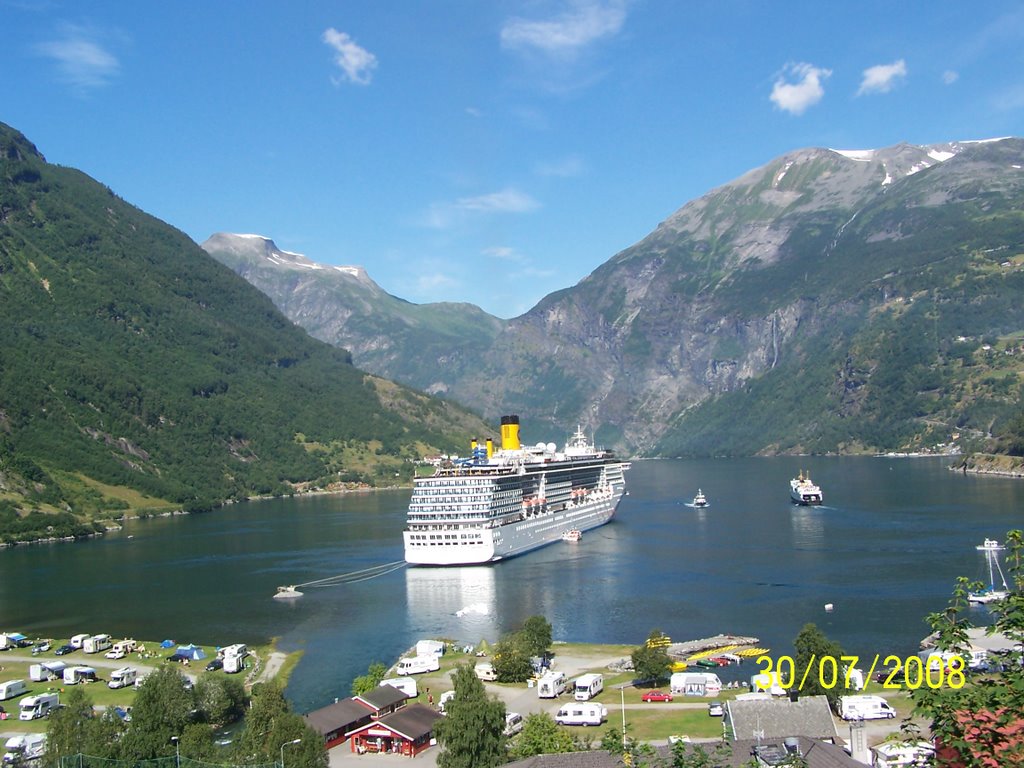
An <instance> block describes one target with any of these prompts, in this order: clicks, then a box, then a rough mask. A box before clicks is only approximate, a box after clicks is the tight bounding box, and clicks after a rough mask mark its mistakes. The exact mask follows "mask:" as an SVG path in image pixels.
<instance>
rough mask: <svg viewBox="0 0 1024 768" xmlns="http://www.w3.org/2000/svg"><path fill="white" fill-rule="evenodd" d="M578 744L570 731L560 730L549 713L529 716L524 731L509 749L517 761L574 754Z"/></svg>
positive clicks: (525, 721)
mask: <svg viewBox="0 0 1024 768" xmlns="http://www.w3.org/2000/svg"><path fill="white" fill-rule="evenodd" d="M575 749H576V742H574V741H573V738H572V736H571V735H569V733H568V731H566V730H565V729H563V728H559V727H558V724H557V723H556V722H555V721H554V720H553V719H552V717H551V715H549V714H548V713H547V712H540V713H537V712H535V713H534V714H532V715H527V716H526V719H525V720H524V721H523V730H522V731H521V732H520V733H519V735H518V736H517V737H516V739H515V741H514V742H513V743H512V746H511V748H510V749H509V756H510V757H512V758H515V759H519V758H522V757H532V756H533V755H550V754H555V753H557V752H573V751H575Z"/></svg>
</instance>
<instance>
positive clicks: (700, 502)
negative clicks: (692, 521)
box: [693, 488, 708, 507]
mask: <svg viewBox="0 0 1024 768" xmlns="http://www.w3.org/2000/svg"><path fill="white" fill-rule="evenodd" d="M707 505H708V500H707V498H706V497H705V496H704V491H702V490H701V489H700V488H698V489H697V495H696V496H694V497H693V506H695V507H706V506H707Z"/></svg>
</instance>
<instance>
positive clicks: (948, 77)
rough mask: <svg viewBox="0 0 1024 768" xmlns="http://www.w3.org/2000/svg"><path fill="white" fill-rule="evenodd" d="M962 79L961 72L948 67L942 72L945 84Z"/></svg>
mask: <svg viewBox="0 0 1024 768" xmlns="http://www.w3.org/2000/svg"><path fill="white" fill-rule="evenodd" d="M959 79H960V73H959V72H954V71H953V70H952V69H947V70H946V71H945V72H943V73H942V82H943V84H944V85H952V84H953V83H955V82H956V81H957V80H959Z"/></svg>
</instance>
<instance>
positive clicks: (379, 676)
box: [352, 661, 388, 696]
mask: <svg viewBox="0 0 1024 768" xmlns="http://www.w3.org/2000/svg"><path fill="white" fill-rule="evenodd" d="M387 673H388V668H387V667H386V666H384V664H382V663H381V662H379V661H375V662H373V663H372V664H370V666H369V668H368V669H367V672H366V674H365V675H360V676H359V677H357V678H356V679H355V680H353V681H352V695H353V696H359V695H360V694H363V693H368V692H369V691H372V690H373V689H374V688H376V687H377V686H378V685H380V681H381V680H383V679H384V675H386V674H387Z"/></svg>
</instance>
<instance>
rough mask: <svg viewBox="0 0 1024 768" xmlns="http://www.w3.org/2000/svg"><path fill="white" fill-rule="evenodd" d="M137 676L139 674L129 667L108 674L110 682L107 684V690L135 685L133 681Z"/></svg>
mask: <svg viewBox="0 0 1024 768" xmlns="http://www.w3.org/2000/svg"><path fill="white" fill-rule="evenodd" d="M138 676H139V673H138V672H137V671H136V670H134V669H132V668H131V667H121V668H120V669H115V670H114V671H113V672H111V673H110V680H109V681H108V682H107V688H127V687H128V686H129V685H135V679H136V678H137V677H138Z"/></svg>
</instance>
